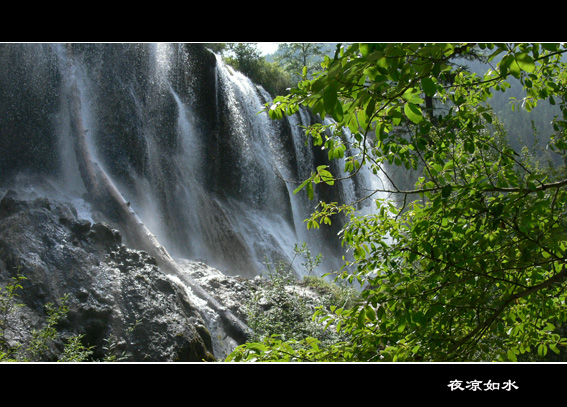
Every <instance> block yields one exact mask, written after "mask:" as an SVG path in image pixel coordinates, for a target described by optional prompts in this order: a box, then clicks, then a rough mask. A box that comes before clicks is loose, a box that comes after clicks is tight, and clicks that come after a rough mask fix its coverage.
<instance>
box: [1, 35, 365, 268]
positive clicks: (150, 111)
mask: <svg viewBox="0 0 567 407" xmlns="http://www.w3.org/2000/svg"><path fill="white" fill-rule="evenodd" d="M73 49H74V55H75V66H76V72H75V74H76V76H77V82H78V83H79V85H80V93H81V101H82V115H83V120H84V123H85V127H86V130H87V137H88V140H89V143H90V146H91V148H92V150H93V152H94V156H95V157H96V160H97V162H98V164H99V165H100V166H101V168H103V169H104V171H105V172H106V173H107V174H108V176H109V177H110V178H112V181H113V183H114V184H115V185H116V186H117V188H118V189H119V190H120V193H121V194H122V195H123V196H124V198H125V199H126V200H127V201H128V202H129V203H130V205H131V208H132V210H133V211H134V212H135V213H136V214H137V215H138V216H139V218H140V219H141V220H142V222H143V223H144V224H145V225H146V226H147V227H148V229H149V230H150V231H151V232H152V233H153V234H155V236H156V238H157V240H158V241H159V242H160V243H161V244H163V245H164V246H165V247H166V248H167V250H168V251H169V252H170V253H171V254H172V255H174V256H175V257H178V258H187V259H195V260H200V261H204V262H206V263H207V264H210V265H211V266H214V267H217V268H219V269H220V270H222V271H223V272H225V273H226V274H232V275H241V276H243V277H253V276H256V275H258V274H261V273H262V272H264V271H265V270H266V265H265V262H266V261H269V262H273V263H275V262H278V261H284V262H291V261H292V259H293V258H294V252H293V249H294V246H295V244H302V243H303V242H306V243H307V244H308V246H309V247H310V248H311V251H312V253H313V255H314V256H315V255H317V254H318V253H320V252H321V253H322V254H323V259H324V263H323V264H322V265H321V269H320V271H319V272H320V273H323V272H327V271H329V269H330V268H334V269H335V270H336V269H338V267H340V264H341V260H340V259H341V257H342V253H341V249H340V244H339V242H338V238H337V236H336V234H337V231H338V230H339V229H340V225H334V226H333V227H332V228H324V229H322V230H318V231H307V230H306V226H305V223H304V220H305V219H306V218H307V217H309V215H310V214H311V213H312V212H313V210H314V208H315V205H316V204H317V203H318V199H319V196H320V197H321V199H323V198H327V197H328V196H332V197H333V198H336V200H347V199H350V198H352V197H353V196H354V195H355V193H356V188H358V187H357V185H355V183H353V182H351V183H349V182H345V183H341V185H337V186H335V187H334V188H331V189H328V190H323V188H324V186H318V188H317V190H316V194H324V195H317V196H316V199H315V200H313V201H309V200H308V199H307V197H306V194H304V193H300V194H296V195H294V194H293V190H294V189H295V187H296V186H297V185H296V184H290V183H288V182H285V181H284V180H295V181H300V180H303V179H305V178H307V177H308V176H309V175H310V173H311V171H312V170H313V169H314V168H315V166H316V165H317V164H318V163H321V162H322V161H321V160H324V156H325V153H324V152H323V153H321V152H320V151H319V152H318V151H317V149H315V148H314V147H313V146H312V145H311V143H310V141H309V140H307V143H306V138H305V134H304V132H303V130H302V129H301V127H300V126H301V125H308V124H309V123H310V122H311V120H312V119H311V118H310V117H309V115H308V114H307V112H306V111H303V110H300V112H299V113H298V114H297V115H294V116H292V117H288V118H284V119H283V120H280V121H272V120H270V119H269V117H268V115H267V114H266V113H265V112H264V113H260V111H261V110H262V109H263V108H264V103H266V102H268V101H269V100H270V96H269V95H268V94H267V92H266V91H265V90H263V89H262V88H261V87H259V86H257V85H255V84H253V83H252V82H251V81H250V80H249V79H248V78H247V77H245V76H244V75H242V74H241V73H239V72H237V71H234V70H233V69H232V68H230V67H228V66H227V65H225V64H224V62H223V61H222V59H221V58H220V57H218V56H215V55H214V54H212V53H211V52H210V51H208V50H205V49H204V48H203V47H202V46H200V45H198V44H192V45H186V44H74V45H73ZM62 50H63V46H62V45H61V44H30V45H26V46H24V45H22V44H5V45H3V46H2V47H1V48H0V53H1V54H2V60H3V61H4V62H2V63H0V78H1V80H2V83H1V85H2V86H3V89H4V91H3V93H2V95H0V105H1V106H2V107H3V108H4V112H7V113H8V114H12V115H13V116H12V117H13V118H12V119H10V120H8V119H6V118H4V120H3V122H0V130H2V133H1V134H0V137H1V138H2V140H0V141H2V142H5V144H4V145H6V146H7V148H8V149H9V150H10V152H9V153H8V152H6V151H4V152H3V153H1V156H0V166H1V169H2V171H3V174H6V177H4V176H3V178H5V179H2V180H0V181H2V182H3V181H5V180H7V179H8V178H13V177H12V175H14V174H15V173H19V172H26V173H29V172H32V173H42V174H43V175H47V176H50V177H52V178H56V179H57V180H58V182H60V184H61V185H62V186H63V189H64V190H65V192H66V193H69V194H74V196H77V197H80V196H81V194H82V193H84V187H83V186H82V185H81V180H80V177H79V176H78V171H77V164H76V162H75V161H74V159H73V152H72V150H71V147H70V141H69V139H68V132H69V130H68V128H69V117H68V114H67V113H66V109H65V108H64V107H63V106H64V105H65V103H66V102H65V100H64V98H65V97H66V95H65V91H64V82H65V80H66V78H65V77H64V70H63V69H62V66H63V65H64V64H65V63H66V60H65V58H66V57H65V55H64V53H63V52H62ZM9 59H10V60H11V61H10V62H8V60H9ZM14 65H17V66H19V67H20V69H19V70H18V69H16V68H15V67H14ZM31 79H33V81H32V80H31ZM19 92H21V95H23V96H24V97H25V100H22V101H21V103H20V102H18V100H19V97H20V96H21V95H20V94H19ZM14 104H16V106H14ZM24 104H25V109H24ZM21 115H28V116H27V121H26V120H24V119H23V118H19V117H20V116H21ZM18 137H21V138H20V139H19V140H26V141H25V142H20V143H18V141H17V140H18ZM27 140H30V142H29V143H28V142H27ZM53 151H57V156H54V155H53ZM38 162H43V165H38ZM339 165H340V164H339ZM8 175H10V177H8ZM370 175H371V174H369V175H368V176H366V175H365V176H364V177H365V178H368V179H370ZM329 194H331V195H329ZM88 216H94V214H89V215H88ZM295 265H296V266H298V264H295ZM296 272H297V273H298V274H301V273H302V270H300V268H297V269H296Z"/></svg>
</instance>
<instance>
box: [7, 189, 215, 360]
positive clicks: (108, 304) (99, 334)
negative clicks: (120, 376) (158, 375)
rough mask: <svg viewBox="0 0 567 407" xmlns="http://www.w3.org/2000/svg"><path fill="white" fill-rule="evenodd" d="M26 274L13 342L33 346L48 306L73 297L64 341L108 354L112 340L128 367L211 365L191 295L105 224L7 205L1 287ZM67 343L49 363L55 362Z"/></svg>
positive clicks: (39, 205) (62, 210)
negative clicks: (75, 340) (77, 338)
mask: <svg viewBox="0 0 567 407" xmlns="http://www.w3.org/2000/svg"><path fill="white" fill-rule="evenodd" d="M17 274H20V275H23V276H24V277H25V278H26V280H24V281H23V284H22V285H23V289H22V290H20V291H18V295H19V300H20V302H21V303H23V304H24V305H25V306H24V307H22V308H21V310H20V311H18V312H19V318H17V319H16V321H17V323H16V326H14V329H12V330H11V331H10V333H9V334H8V336H9V338H8V339H9V340H10V341H11V342H12V343H26V342H27V341H29V339H30V332H31V330H32V329H39V328H40V327H41V326H42V323H43V321H45V305H46V304H47V303H54V304H60V302H61V299H62V298H63V297H64V296H66V295H67V296H68V298H69V299H68V303H67V305H68V306H69V313H68V315H67V317H66V318H65V319H64V320H63V321H61V323H60V324H59V325H58V328H59V330H60V332H61V334H62V336H63V337H69V336H73V335H84V342H85V344H86V345H88V346H94V347H95V354H94V355H93V357H95V358H100V357H102V356H103V355H104V352H105V350H104V348H105V347H106V346H107V345H108V343H109V342H108V341H109V340H112V341H113V343H114V345H115V347H116V352H117V353H118V354H122V353H123V352H124V353H125V355H126V357H127V358H126V359H125V360H127V361H148V362H154V361H156V362H161V361H203V360H212V352H213V349H212V341H211V336H210V333H209V331H208V329H207V327H206V324H205V322H204V321H203V319H202V316H201V314H200V312H199V310H198V308H197V307H196V306H195V305H194V303H193V302H192V300H190V298H189V296H188V295H187V293H186V291H185V290H184V289H183V288H182V287H180V286H179V285H178V284H177V283H176V282H174V281H173V280H171V278H169V277H168V276H166V275H165V274H164V273H162V272H161V271H160V269H159V268H158V267H157V265H156V262H155V260H154V259H153V258H151V257H150V256H149V255H148V254H147V253H145V252H141V251H136V250H132V249H129V248H127V247H125V246H124V245H122V244H121V237H120V233H119V232H118V231H116V230H114V229H112V228H111V227H110V226H108V225H107V224H105V223H100V222H99V223H91V222H90V221H86V220H81V219H78V218H77V217H76V211H75V210H74V208H73V207H72V206H70V204H68V203H66V202H60V201H56V200H53V199H51V198H50V199H46V198H41V199H34V200H25V199H20V198H19V197H18V196H17V194H15V193H14V192H13V191H12V192H7V193H6V194H4V197H3V198H2V200H1V201H0V286H5V285H6V284H7V283H8V282H10V281H11V279H12V278H13V277H15V276H16V275H17ZM62 347H63V342H57V343H55V344H54V346H53V348H52V349H50V352H48V354H47V355H46V356H45V360H56V359H57V355H58V354H59V353H60V352H61V350H62Z"/></svg>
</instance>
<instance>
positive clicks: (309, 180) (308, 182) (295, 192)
mask: <svg viewBox="0 0 567 407" xmlns="http://www.w3.org/2000/svg"><path fill="white" fill-rule="evenodd" d="M310 183H311V178H309V179H306V180H305V181H303V183H302V184H301V185H300V186H298V187H297V188H296V189H295V190H294V191H293V194H294V195H295V194H297V193H298V192H299V191H301V190H302V189H303V188H305V186H306V185H307V184H310Z"/></svg>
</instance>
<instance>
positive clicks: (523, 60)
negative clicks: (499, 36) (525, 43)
mask: <svg viewBox="0 0 567 407" xmlns="http://www.w3.org/2000/svg"><path fill="white" fill-rule="evenodd" d="M516 62H517V64H518V66H519V67H520V69H521V70H522V71H525V72H528V73H531V72H533V71H534V70H535V62H534V60H533V58H532V57H531V56H530V55H528V54H526V53H522V54H518V55H516Z"/></svg>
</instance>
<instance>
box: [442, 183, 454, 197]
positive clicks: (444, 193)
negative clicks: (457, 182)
mask: <svg viewBox="0 0 567 407" xmlns="http://www.w3.org/2000/svg"><path fill="white" fill-rule="evenodd" d="M452 190H453V187H452V186H451V184H448V185H445V186H444V187H443V188H442V189H441V196H442V197H443V198H447V197H448V196H449V195H451V191H452Z"/></svg>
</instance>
